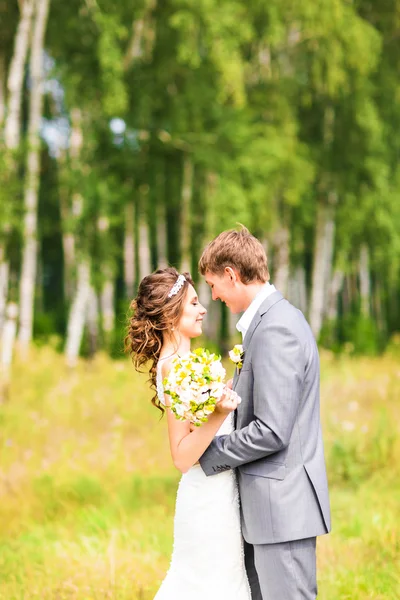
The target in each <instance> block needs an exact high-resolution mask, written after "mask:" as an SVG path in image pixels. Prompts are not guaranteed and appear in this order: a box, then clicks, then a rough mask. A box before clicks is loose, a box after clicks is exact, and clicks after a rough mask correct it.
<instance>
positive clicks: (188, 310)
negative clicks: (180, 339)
mask: <svg viewBox="0 0 400 600" xmlns="http://www.w3.org/2000/svg"><path fill="white" fill-rule="evenodd" d="M206 313H207V311H206V309H205V308H204V306H202V305H201V304H200V302H199V299H198V297H197V294H196V290H195V289H194V287H193V286H192V285H189V287H188V290H187V292H186V297H185V300H184V305H183V312H182V315H181V318H180V320H179V323H178V326H177V330H178V331H179V333H180V334H181V335H182V336H185V337H188V338H195V337H198V336H199V335H201V334H202V333H203V330H202V324H203V318H204V315H205V314H206Z"/></svg>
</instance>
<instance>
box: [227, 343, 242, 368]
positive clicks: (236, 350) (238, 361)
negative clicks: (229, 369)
mask: <svg viewBox="0 0 400 600" xmlns="http://www.w3.org/2000/svg"><path fill="white" fill-rule="evenodd" d="M229 358H230V359H231V361H232V362H233V363H234V364H235V365H236V366H237V368H238V369H241V368H242V365H243V358H244V350H243V346H242V344H236V346H234V347H233V348H232V350H230V351H229Z"/></svg>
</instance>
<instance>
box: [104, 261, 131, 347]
mask: <svg viewBox="0 0 400 600" xmlns="http://www.w3.org/2000/svg"><path fill="white" fill-rule="evenodd" d="M104 276H105V280H104V283H103V286H102V290H101V295H100V308H101V323H102V329H103V331H104V333H105V334H106V336H109V335H110V333H112V332H113V331H114V324H115V309H114V295H115V289H114V281H113V272H112V269H111V268H108V267H106V269H105V272H104ZM132 296H133V294H132Z"/></svg>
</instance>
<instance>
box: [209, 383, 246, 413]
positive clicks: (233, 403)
mask: <svg viewBox="0 0 400 600" xmlns="http://www.w3.org/2000/svg"><path fill="white" fill-rule="evenodd" d="M241 401H242V399H241V398H240V396H238V394H237V393H236V392H234V391H233V390H231V389H230V388H229V387H227V386H225V389H224V393H223V394H222V396H221V398H220V400H219V401H218V402H217V404H216V405H215V412H216V413H219V414H223V415H228V414H229V413H231V412H232V411H233V410H236V408H237V406H238V404H240V403H241Z"/></svg>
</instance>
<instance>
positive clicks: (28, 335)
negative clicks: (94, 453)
mask: <svg viewBox="0 0 400 600" xmlns="http://www.w3.org/2000/svg"><path fill="white" fill-rule="evenodd" d="M24 4H25V3H24ZM48 10H49V0H37V4H36V18H35V23H34V30H33V38H32V52H31V61H30V73H31V81H32V85H31V96H30V107H29V127H28V143H29V149H28V158H27V173H26V186H25V194H24V195H25V198H24V204H25V218H24V238H23V239H24V248H23V252H22V269H21V271H22V272H21V282H20V292H19V299H20V321H19V322H20V328H19V333H18V341H19V344H20V347H21V350H22V351H26V350H27V348H28V345H29V343H30V341H31V339H32V327H33V305H34V291H35V278H36V265H37V239H36V233H37V205H38V192H39V182H40V125H41V116H42V106H43V42H44V34H45V29H46V24H47V16H48Z"/></svg>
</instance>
